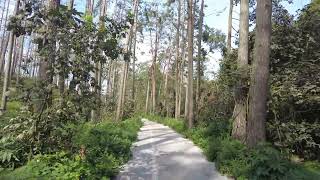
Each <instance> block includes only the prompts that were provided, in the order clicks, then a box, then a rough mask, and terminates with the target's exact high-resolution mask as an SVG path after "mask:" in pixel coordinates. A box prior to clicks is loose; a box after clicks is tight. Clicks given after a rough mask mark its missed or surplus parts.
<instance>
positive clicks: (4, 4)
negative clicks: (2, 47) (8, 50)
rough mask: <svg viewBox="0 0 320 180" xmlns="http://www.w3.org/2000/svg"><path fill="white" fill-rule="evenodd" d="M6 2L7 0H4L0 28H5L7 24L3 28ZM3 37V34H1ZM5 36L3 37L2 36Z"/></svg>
mask: <svg viewBox="0 0 320 180" xmlns="http://www.w3.org/2000/svg"><path fill="white" fill-rule="evenodd" d="M6 2H7V0H4V1H3V10H2V13H1V20H0V30H5V25H4V26H3V27H4V28H3V29H2V22H3V16H4V12H5V10H6ZM1 37H2V36H1ZM2 38H3V37H2Z"/></svg>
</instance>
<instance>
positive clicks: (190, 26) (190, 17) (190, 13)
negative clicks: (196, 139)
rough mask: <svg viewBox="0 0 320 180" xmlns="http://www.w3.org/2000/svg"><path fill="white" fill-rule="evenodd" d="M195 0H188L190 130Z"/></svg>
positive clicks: (190, 120) (191, 120) (189, 122)
mask: <svg viewBox="0 0 320 180" xmlns="http://www.w3.org/2000/svg"><path fill="white" fill-rule="evenodd" d="M193 6H194V5H193V0H188V48H187V49H188V84H187V87H188V89H187V91H188V93H187V94H188V96H187V99H188V109H187V110H188V111H187V115H188V116H187V117H186V118H187V120H188V126H189V128H192V127H193V121H194V113H193V110H194V109H193V34H194V31H193V22H194V13H193Z"/></svg>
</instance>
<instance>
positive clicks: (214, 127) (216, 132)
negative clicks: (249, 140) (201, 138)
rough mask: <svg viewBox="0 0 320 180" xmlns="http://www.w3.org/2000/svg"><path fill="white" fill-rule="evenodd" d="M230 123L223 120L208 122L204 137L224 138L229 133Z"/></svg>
mask: <svg viewBox="0 0 320 180" xmlns="http://www.w3.org/2000/svg"><path fill="white" fill-rule="evenodd" d="M230 127H231V126H230V122H229V121H227V120H225V119H218V120H213V121H210V122H209V125H208V128H206V131H205V135H206V136H213V137H222V136H223V137H226V136H228V135H229V133H230Z"/></svg>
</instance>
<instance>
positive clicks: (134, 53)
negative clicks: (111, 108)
mask: <svg viewBox="0 0 320 180" xmlns="http://www.w3.org/2000/svg"><path fill="white" fill-rule="evenodd" d="M136 1H137V2H136V5H135V9H134V25H133V34H134V39H133V41H134V42H133V60H132V94H131V98H132V101H133V108H134V106H135V78H136V77H135V73H136V72H135V71H136V48H137V29H138V8H139V0H136Z"/></svg>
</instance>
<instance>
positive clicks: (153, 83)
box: [151, 18, 160, 113]
mask: <svg viewBox="0 0 320 180" xmlns="http://www.w3.org/2000/svg"><path fill="white" fill-rule="evenodd" d="M157 21H158V22H157V25H156V38H155V48H154V54H153V60H152V66H151V67H152V71H151V87H152V88H151V89H152V108H151V112H152V113H155V110H156V104H157V102H156V98H157V97H156V94H157V92H156V90H157V89H156V83H157V81H156V70H157V59H158V48H159V41H160V37H159V34H160V27H159V23H160V22H159V20H158V18H157Z"/></svg>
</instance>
